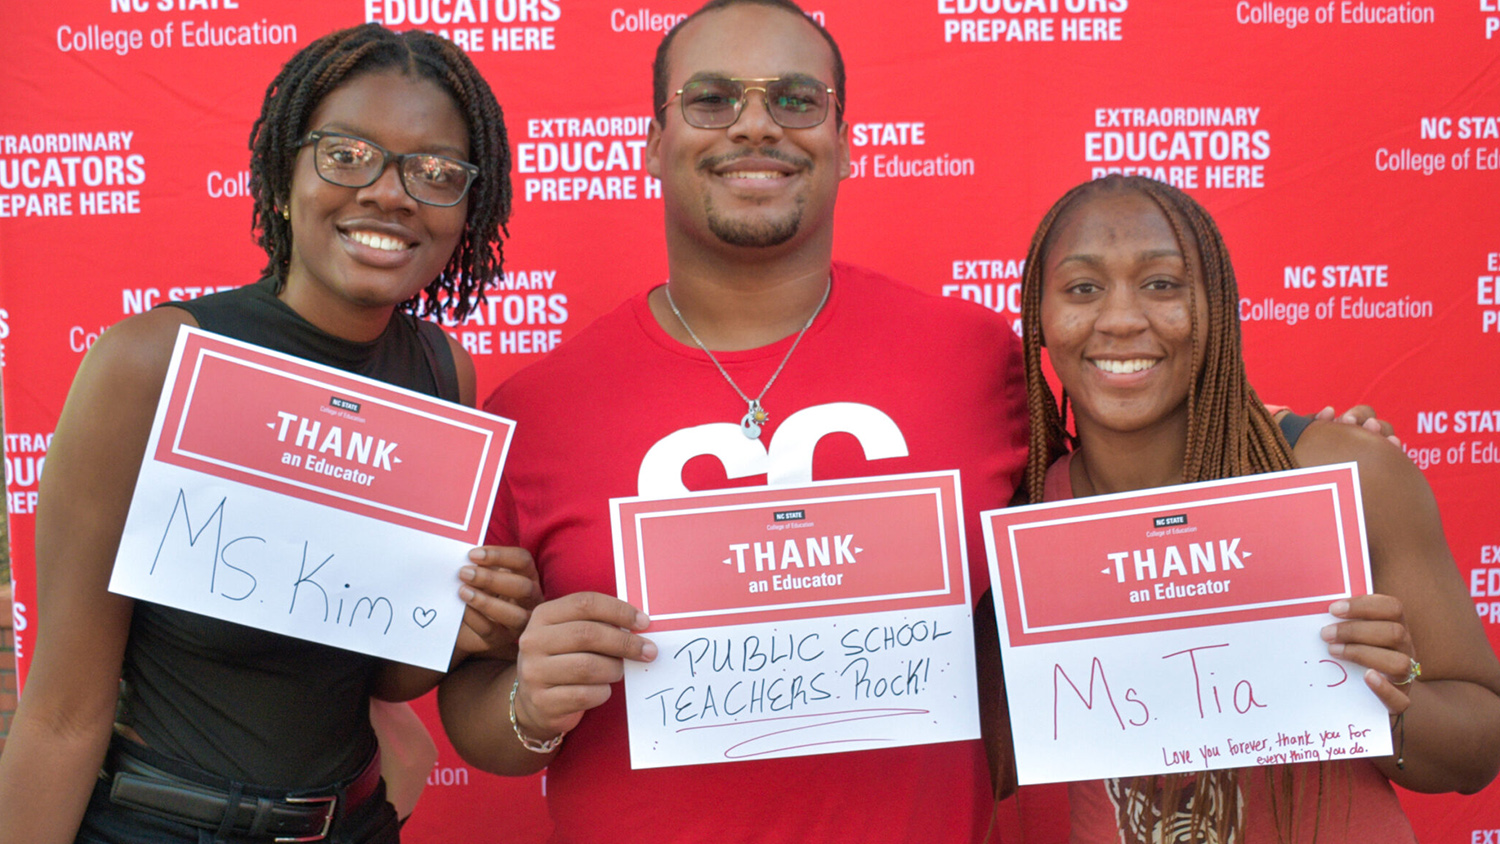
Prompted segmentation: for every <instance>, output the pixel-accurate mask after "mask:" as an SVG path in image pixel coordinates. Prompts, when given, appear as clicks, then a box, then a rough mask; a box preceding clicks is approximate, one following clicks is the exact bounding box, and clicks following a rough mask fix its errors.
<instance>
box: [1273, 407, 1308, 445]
mask: <svg viewBox="0 0 1500 844" xmlns="http://www.w3.org/2000/svg"><path fill="white" fill-rule="evenodd" d="M1312 422H1313V418H1312V417H1311V416H1302V415H1300V414H1297V413H1292V412H1291V411H1287V412H1286V413H1283V414H1282V415H1281V418H1280V419H1279V420H1277V422H1276V424H1278V425H1280V426H1281V435H1282V436H1283V437H1286V444H1287V445H1289V446H1292V447H1296V445H1297V439H1298V438H1299V437H1301V436H1302V432H1303V431H1305V430H1307V426H1308V425H1311V424H1312Z"/></svg>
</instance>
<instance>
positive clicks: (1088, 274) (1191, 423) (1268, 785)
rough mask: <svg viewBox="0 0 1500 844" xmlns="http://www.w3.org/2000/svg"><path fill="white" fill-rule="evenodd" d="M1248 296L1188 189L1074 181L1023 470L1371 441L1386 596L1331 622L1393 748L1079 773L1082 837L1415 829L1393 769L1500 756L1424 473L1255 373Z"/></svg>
mask: <svg viewBox="0 0 1500 844" xmlns="http://www.w3.org/2000/svg"><path fill="white" fill-rule="evenodd" d="M1238 301H1239V294H1238V293H1237V292H1236V286H1235V280H1234V270H1233V268H1232V267H1231V265H1230V262H1229V254H1228V251H1227V249H1226V247H1225V245H1224V241H1223V238H1222V236H1221V235H1220V233H1219V230H1218V228H1217V226H1215V225H1214V222H1213V220H1212V218H1210V217H1209V215H1208V213H1207V212H1206V211H1204V210H1203V208H1202V207H1201V206H1200V205H1199V204H1198V203H1197V202H1195V201H1194V200H1193V199H1192V198H1191V197H1189V196H1187V195H1186V194H1184V193H1183V192H1181V191H1179V190H1177V189H1175V188H1173V187H1170V186H1168V185H1164V184H1161V183H1159V182H1155V181H1151V180H1149V179H1144V178H1139V177H1118V176H1112V177H1109V178H1106V179H1102V180H1098V181H1093V182H1088V183H1085V184H1083V185H1080V186H1078V187H1076V188H1074V189H1073V190H1072V191H1070V192H1068V194H1067V195H1065V196H1064V197H1063V198H1062V199H1060V200H1058V202H1057V203H1056V204H1055V205H1054V206H1053V207H1052V209H1051V210H1050V211H1049V212H1048V213H1047V215H1046V217H1045V218H1043V220H1042V223H1041V226H1040V227H1039V228H1038V230H1037V232H1036V234H1035V236H1034V237H1033V239H1032V244H1031V250H1030V252H1029V253H1028V255H1027V258H1026V274H1025V280H1024V283H1023V288H1022V322H1023V329H1024V337H1025V340H1024V347H1025V361H1026V380H1027V392H1028V397H1029V399H1028V406H1029V407H1030V409H1031V419H1030V423H1031V443H1030V456H1029V460H1028V465H1027V471H1026V489H1027V490H1028V491H1029V496H1030V500H1031V501H1033V502H1039V501H1044V500H1046V501H1052V500H1059V499H1067V498H1076V497H1084V496H1091V495H1100V494H1105V493H1113V492H1124V491H1127V490H1135V489H1144V488H1149V487H1157V486H1166V485H1171V484H1179V483H1187V482H1193V481H1203V480H1212V479H1217V478H1228V477H1236V476H1240V475H1248V474H1255V473H1259V472H1270V471H1276V470H1282V469H1291V468H1294V467H1296V466H1313V465H1325V464H1331V463H1341V462H1346V461H1356V462H1357V463H1358V464H1359V472H1360V485H1361V494H1362V498H1363V505H1364V512H1365V524H1366V531H1367V535H1368V539H1369V549H1370V558H1371V569H1372V573H1373V575H1374V579H1375V592H1376V594H1371V595H1364V596H1360V597H1355V598H1351V599H1346V600H1340V601H1335V602H1333V604H1332V605H1331V606H1330V609H1329V612H1330V613H1331V615H1332V618H1331V619H1330V623H1329V624H1328V625H1327V626H1325V627H1324V628H1323V629H1322V631H1321V635H1322V638H1323V639H1324V640H1325V641H1326V642H1327V643H1328V645H1327V646H1328V652H1329V654H1330V655H1331V656H1334V657H1338V658H1341V659H1344V660H1347V661H1349V662H1351V663H1354V664H1355V665H1357V666H1359V667H1360V668H1361V669H1362V671H1359V672H1355V671H1351V672H1350V675H1351V677H1350V679H1353V680H1356V681H1357V682H1362V683H1364V684H1365V686H1366V687H1368V688H1369V690H1370V692H1371V693H1372V694H1374V695H1375V696H1376V697H1377V698H1378V699H1379V700H1380V701H1381V703H1383V704H1384V705H1385V707H1386V709H1387V710H1388V711H1389V713H1390V718H1391V731H1392V743H1393V747H1394V748H1395V755H1394V756H1391V757H1387V758H1382V759H1357V760H1349V761H1338V762H1327V763H1314V764H1300V765H1280V766H1272V767H1265V768H1247V769H1243V770H1226V771H1203V772H1198V773H1196V774H1176V775H1169V776H1154V777H1135V778H1119V779H1111V780H1105V781H1094V782H1078V783H1071V784H1070V785H1069V788H1068V797H1069V803H1070V815H1071V838H1070V840H1071V841H1074V842H1099V844H1103V842H1109V844H1117V842H1124V844H1137V842H1140V844H1144V843H1145V842H1167V844H1175V843H1176V842H1210V843H1211V844H1230V842H1252V844H1254V842H1264V841H1295V842H1310V841H1318V842H1344V841H1348V842H1361V844H1365V842H1411V841H1414V840H1415V839H1414V837H1413V834H1412V829H1411V825H1410V824H1409V823H1408V822H1407V819H1406V816H1405V814H1404V813H1403V812H1402V809H1401V806H1400V804H1399V803H1398V802H1397V800H1396V796H1395V794H1394V792H1393V791H1392V789H1391V787H1390V784H1389V783H1390V782H1395V783H1397V784H1399V785H1401V786H1403V787H1406V788H1409V789H1413V790H1416V791H1428V792H1442V791H1462V792H1472V791H1477V790H1479V789H1480V788H1483V787H1484V786H1485V785H1486V784H1487V783H1489V782H1490V780H1491V779H1492V778H1493V777H1494V776H1495V773H1496V769H1497V767H1500V662H1497V661H1496V659H1495V655H1494V653H1493V652H1492V651H1491V650H1490V647H1489V644H1488V642H1487V641H1486V639H1485V635H1484V631H1483V630H1482V629H1481V627H1480V625H1479V622H1478V619H1477V617H1476V616H1475V614H1474V609H1473V606H1472V605H1471V603H1470V601H1469V598H1468V595H1467V590H1466V589H1465V586H1464V583H1463V582H1462V579H1461V578H1460V576H1459V574H1458V571H1457V568H1456V566H1455V565H1454V562H1453V557H1452V555H1451V553H1450V552H1449V550H1448V546H1447V543H1446V541H1445V540H1444V538H1443V532H1442V525H1441V524H1440V522H1439V519H1438V512H1437V505H1436V502H1435V501H1434V499H1433V495H1432V491H1431V490H1430V489H1429V488H1428V486H1427V483H1426V481H1425V480H1424V479H1423V477H1422V475H1421V473H1420V472H1419V471H1418V470H1417V469H1416V467H1415V466H1414V465H1413V464H1412V463H1411V461H1410V460H1408V459H1407V458H1406V456H1405V455H1404V454H1403V453H1402V452H1401V451H1400V449H1398V448H1396V447H1393V446H1392V445H1391V444H1390V443H1388V442H1386V441H1385V440H1384V438H1382V437H1381V436H1379V435H1378V434H1375V433H1372V432H1370V431H1367V430H1362V429H1360V428H1357V427H1355V426H1352V425H1340V424H1336V423H1332V422H1321V421H1313V422H1311V423H1310V424H1308V423H1307V420H1305V419H1303V420H1300V421H1298V420H1296V419H1295V418H1292V419H1291V420H1290V421H1289V420H1287V419H1284V420H1283V421H1282V422H1281V423H1280V424H1279V425H1278V423H1277V422H1273V421H1272V418H1271V416H1270V415H1269V414H1268V413H1267V411H1266V408H1265V407H1264V406H1263V405H1262V404H1261V403H1260V400H1259V399H1258V398H1257V397H1256V395H1255V392H1254V391H1253V390H1252V389H1251V387H1250V385H1249V383H1248V382H1247V380H1246V377H1245V369H1244V361H1243V359H1242V355H1241V348H1240V326H1239V318H1238V313H1237V311H1236V308H1237V303H1238ZM1044 347H1045V348H1046V350H1047V359H1048V360H1049V361H1050V363H1051V366H1052V369H1053V371H1054V372H1055V373H1056V375H1057V377H1058V380H1059V381H1060V383H1061V385H1062V391H1063V396H1062V400H1061V402H1059V399H1058V398H1057V397H1055V396H1054V395H1053V394H1052V391H1051V389H1050V388H1049V387H1048V385H1047V382H1046V380H1045V379H1044V377H1043V373H1042V359H1043V357H1042V349H1043V348H1044ZM1069 410H1071V417H1072V429H1071V431H1070V430H1069V428H1068V425H1067V421H1068V416H1069ZM1419 660H1420V662H1419Z"/></svg>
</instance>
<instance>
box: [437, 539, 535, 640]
mask: <svg viewBox="0 0 1500 844" xmlns="http://www.w3.org/2000/svg"><path fill="white" fill-rule="evenodd" d="M469 562H470V563H471V565H467V566H464V567H463V568H461V569H459V572H458V576H459V578H460V579H461V580H463V582H464V586H462V587H460V588H459V590H458V596H459V597H460V598H461V599H463V602H464V603H465V604H467V605H468V606H467V607H466V608H465V609H464V622H463V627H462V628H460V629H459V631H458V645H457V647H456V648H455V649H454V654H453V656H454V664H457V663H458V662H461V661H462V660H463V659H465V658H467V657H469V656H472V655H474V654H482V655H484V656H488V657H494V658H496V659H509V660H513V659H515V658H516V642H517V640H519V639H520V638H521V631H523V630H525V629H526V622H527V621H528V620H529V619H530V618H531V611H532V610H533V609H534V608H535V607H536V605H537V604H539V603H541V600H542V585H541V583H540V582H539V579H538V577H537V573H536V562H535V561H534V560H533V559H532V558H531V553H530V552H528V551H527V550H526V549H524V548H513V547H508V546H502V545H485V546H481V547H479V548H475V549H473V550H472V551H470V552H469Z"/></svg>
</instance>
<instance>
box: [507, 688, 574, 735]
mask: <svg viewBox="0 0 1500 844" xmlns="http://www.w3.org/2000/svg"><path fill="white" fill-rule="evenodd" d="M520 688H521V678H520V677H517V678H516V681H515V682H514V683H512V684H511V685H510V728H511V729H512V730H515V731H516V738H517V739H519V740H520V742H521V746H522V747H524V748H526V749H527V750H529V751H531V752H532V753H551V752H552V751H554V750H556V749H557V748H558V747H559V746H561V745H562V741H563V736H565V735H567V734H568V732H567V731H566V730H564V731H562V732H560V733H558V734H557V735H555V736H553V737H552V738H549V739H547V740H546V741H537V740H536V739H534V738H532V737H530V736H528V735H526V734H525V733H523V732H521V722H520V721H518V720H516V692H517V691H518V690H519V689H520Z"/></svg>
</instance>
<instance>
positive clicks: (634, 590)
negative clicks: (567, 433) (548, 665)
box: [610, 472, 979, 768]
mask: <svg viewBox="0 0 1500 844" xmlns="http://www.w3.org/2000/svg"><path fill="white" fill-rule="evenodd" d="M610 506H611V516H612V519H613V527H614V541H615V574H616V582H617V584H618V586H619V595H620V598H621V599H623V600H625V601H629V602H630V603H632V604H634V605H636V606H638V607H640V608H641V609H642V610H644V611H645V612H646V613H647V614H648V615H650V616H651V629H650V630H648V631H647V633H646V635H647V636H649V637H650V638H651V639H652V640H653V641H654V642H655V643H656V645H657V647H658V648H659V649H660V656H658V657H657V659H656V661H655V662H654V663H651V664H649V665H643V664H641V663H632V662H627V663H626V668H625V694H626V712H627V717H628V722H629V728H630V763H631V765H632V767H635V768H655V767H663V766H668V765H688V764H705V763H710V762H731V761H735V760H741V759H764V758H772V757H782V756H804V755H809V754H815V753H838V752H845V751H851V750H867V749H871V748H880V747H897V746H901V745H912V744H931V743H934V742H941V741H957V740H961V739H973V738H977V737H978V736H979V716H978V709H977V706H978V697H977V691H976V685H975V677H974V631H973V618H972V615H971V611H970V605H971V604H970V596H969V585H968V584H969V579H968V563H967V560H966V557H965V550H964V538H963V520H962V518H961V516H960V513H962V511H963V509H962V508H963V503H962V501H961V500H960V493H959V484H958V473H956V472H940V473H931V474H920V475H893V476H888V477H883V478H871V479H867V480H858V481H830V482H823V483H813V484H802V485H797V486H782V487H759V488H755V489H751V490H743V489H741V490H733V491H726V492H710V493H701V494H696V495H689V496H685V497H681V498H672V499H648V498H617V499H614V500H612V501H611V502H610Z"/></svg>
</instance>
